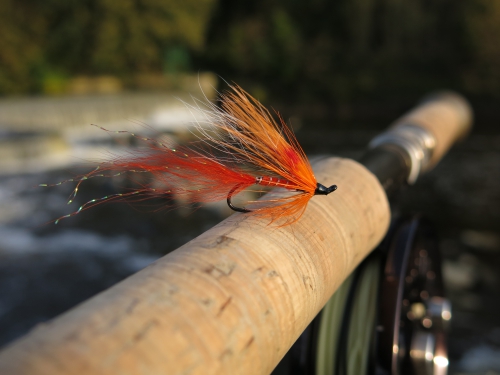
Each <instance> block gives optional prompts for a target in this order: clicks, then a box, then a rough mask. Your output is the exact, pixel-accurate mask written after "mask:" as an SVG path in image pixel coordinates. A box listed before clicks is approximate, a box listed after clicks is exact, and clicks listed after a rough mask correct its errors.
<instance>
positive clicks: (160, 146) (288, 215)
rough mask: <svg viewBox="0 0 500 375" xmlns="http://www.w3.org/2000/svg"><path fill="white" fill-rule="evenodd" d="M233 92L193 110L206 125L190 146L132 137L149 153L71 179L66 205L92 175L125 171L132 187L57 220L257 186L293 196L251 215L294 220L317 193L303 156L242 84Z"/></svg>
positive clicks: (224, 195) (255, 205) (258, 205)
mask: <svg viewBox="0 0 500 375" xmlns="http://www.w3.org/2000/svg"><path fill="white" fill-rule="evenodd" d="M230 89H231V90H230V91H228V92H225V93H223V94H222V95H221V97H220V106H217V105H215V104H212V103H210V102H208V103H203V106H200V105H197V106H190V107H191V109H192V110H194V111H196V112H197V113H198V114H201V116H202V118H203V123H205V122H207V123H208V126H205V125H206V124H203V126H202V124H200V122H198V126H197V130H198V138H199V139H198V140H196V141H194V142H191V143H190V144H188V145H187V146H181V147H174V146H173V145H171V144H169V143H165V142H162V141H160V140H156V139H152V138H143V137H140V136H137V135H135V134H133V133H130V134H131V135H132V136H134V137H136V138H137V139H139V140H141V141H144V142H145V143H146V145H147V150H146V151H142V150H137V151H131V152H130V153H128V155H126V156H117V157H115V158H113V159H111V160H108V161H105V162H102V163H100V164H99V166H98V167H97V168H96V169H95V170H93V171H92V172H90V173H88V174H86V175H83V176H80V177H78V178H75V179H72V180H71V181H78V184H77V186H76V188H75V190H74V192H73V194H72V198H71V199H70V202H71V201H72V199H73V198H74V196H75V195H76V192H77V191H78V189H79V188H80V185H81V184H82V183H83V182H84V181H85V180H86V179H88V178H91V177H96V176H103V177H113V176H116V175H119V174H122V173H126V174H127V175H128V176H129V178H130V180H131V181H132V183H133V184H135V187H133V188H129V189H127V190H126V191H124V192H123V193H119V194H113V195H110V196H106V197H102V198H99V199H93V200H91V201H90V202H87V203H85V204H84V205H83V206H81V207H80V208H79V209H78V210H77V211H75V212H73V213H71V214H69V215H66V216H63V217H62V218H66V217H70V216H73V215H76V214H78V213H79V212H81V211H82V210H85V209H87V208H90V207H92V206H94V205H97V204H100V203H103V202H106V201H112V200H127V201H142V200H144V199H148V198H152V197H164V198H167V199H172V200H173V199H177V198H181V199H182V200H183V201H185V202H188V203H191V204H202V203H208V202H215V201H220V200H224V199H228V197H229V198H231V196H233V195H236V194H238V193H240V192H242V191H243V190H247V189H249V188H251V187H252V186H254V187H253V188H252V189H251V190H252V191H260V192H262V191H263V190H262V187H264V186H269V187H278V188H282V189H286V190H288V191H289V192H290V194H286V195H280V196H278V197H275V198H268V199H265V197H263V199H260V200H259V201H251V202H248V205H249V210H250V209H251V212H249V214H251V215H258V216H261V217H264V218H266V219H269V222H276V223H277V224H278V225H279V226H283V225H289V224H291V223H293V222H295V221H297V220H298V219H299V218H300V217H301V215H302V214H303V212H304V209H305V207H306V205H307V203H308V201H309V199H311V197H312V196H313V195H315V191H316V188H317V182H316V178H315V177H314V174H313V171H312V168H311V165H310V163H309V161H308V160H307V157H306V155H305V154H304V151H303V150H302V148H301V147H300V145H299V143H298V142H297V139H296V137H295V135H294V133H293V131H292V130H291V129H290V128H289V127H288V126H287V125H286V124H285V122H284V121H283V119H282V118H281V117H279V120H278V121H275V120H274V119H273V117H272V116H271V114H270V113H269V111H268V110H267V109H266V108H264V107H263V106H262V105H261V104H260V103H259V102H258V101H257V100H256V99H254V98H253V97H251V96H250V95H249V94H248V93H246V92H245V91H244V90H243V89H241V88H240V87H239V86H230ZM104 130H106V129H104ZM120 132H123V131H120ZM135 173H147V174H149V175H150V177H151V178H149V179H148V181H149V182H147V183H145V182H143V181H144V179H140V178H134V177H133V176H134V175H135ZM141 177H142V176H141ZM244 210H245V211H246V210H247V209H244ZM62 218H60V219H62ZM60 219H58V220H57V221H56V223H57V222H58V221H59V220H60Z"/></svg>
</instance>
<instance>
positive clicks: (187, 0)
mask: <svg viewBox="0 0 500 375" xmlns="http://www.w3.org/2000/svg"><path fill="white" fill-rule="evenodd" d="M0 35H1V38H0V62H1V63H0V94H16V93H30V92H48V93H57V92H59V91H61V90H62V87H63V86H64V81H65V80H67V79H69V78H70V77H74V76H77V75H86V76H96V75H112V76H116V77H119V78H120V79H121V80H122V81H123V82H124V83H125V87H131V86H133V85H131V84H128V81H129V80H131V79H132V78H133V77H134V76H136V75H140V74H142V73H148V74H150V73H157V74H162V73H163V74H169V75H170V76H172V75H175V74H177V73H179V72H187V71H190V70H191V71H193V72H194V73H196V72H198V71H199V70H200V69H205V68H209V69H211V70H212V71H214V72H215V73H217V74H219V75H221V76H222V77H224V78H227V79H230V80H234V81H236V82H239V83H240V84H242V85H244V86H245V87H246V88H248V89H250V91H251V92H253V93H258V94H259V97H260V98H261V99H264V100H265V97H266V96H267V95H269V94H279V95H281V96H285V97H288V98H289V99H291V100H294V99H295V100H296V101H305V102H307V101H308V100H309V99H310V100H314V99H315V98H318V97H322V98H324V99H325V100H332V99H333V100H340V101H349V100H352V99H354V98H363V97H365V98H371V99H373V98H379V97H384V98H394V97H400V96H401V95H408V94H409V93H410V95H420V94H421V93H423V92H426V91H429V90H432V89H437V88H442V87H448V88H452V89H458V90H460V91H462V92H464V93H466V94H469V95H478V96H490V97H499V96H500V69H499V68H498V67H499V66H500V42H499V41H500V1H498V0H468V1H457V0H432V1H431V0H413V1H406V0H338V1H330V0H310V1H304V0H252V1H236V0H218V1H216V0H184V1H176V0H122V1H115V0H83V1H82V0H45V1H35V0H18V1H14V0H2V1H1V2H0Z"/></svg>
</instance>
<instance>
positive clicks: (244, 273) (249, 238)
mask: <svg viewBox="0 0 500 375" xmlns="http://www.w3.org/2000/svg"><path fill="white" fill-rule="evenodd" d="M469 125H470V111H469V109H468V106H467V104H466V103H465V102H464V101H463V100H462V99H457V97H456V96H452V97H450V96H449V95H448V96H437V97H434V98H432V99H429V100H428V101H427V102H425V103H423V104H421V105H419V106H418V107H417V108H416V109H414V110H413V111H411V112H410V113H409V114H407V115H405V116H403V117H402V118H401V119H400V120H399V121H397V122H396V124H395V125H394V126H393V127H392V128H390V130H389V131H388V133H386V135H384V136H383V137H382V136H381V138H378V139H376V140H375V141H374V143H372V146H371V147H372V149H371V151H369V152H368V153H367V154H366V155H365V157H363V158H362V160H361V161H360V162H358V161H354V160H349V159H344V158H336V157H331V158H326V159H324V160H321V161H319V162H317V163H314V165H313V171H314V177H315V179H316V180H317V181H318V182H321V184H322V186H324V187H325V188H326V189H329V188H331V187H332V186H334V185H336V186H337V187H338V189H337V191H335V192H334V193H333V190H334V189H333V188H331V190H332V191H331V193H332V194H329V195H328V196H327V197H321V196H320V197H315V198H313V199H310V200H309V198H311V197H312V196H314V195H316V194H314V193H315V190H314V189H316V188H317V187H318V186H315V187H314V189H313V190H310V189H312V187H307V189H306V188H304V189H300V188H297V187H294V188H293V189H294V190H298V191H297V192H295V193H294V194H297V195H301V194H302V196H303V197H306V195H307V194H309V195H307V205H306V206H305V211H304V212H303V214H301V215H300V218H299V219H297V220H295V221H294V222H293V223H288V224H289V225H274V226H273V225H270V220H269V219H270V217H271V218H272V217H273V215H271V216H269V215H256V214H251V213H250V214H249V213H246V212H238V213H235V214H234V215H232V216H231V217H229V218H228V219H226V220H224V221H223V222H221V223H220V224H219V225H217V226H215V227H214V228H212V229H210V230H208V231H207V232H205V233H203V234H202V235H200V236H199V237H197V238H195V239H193V240H192V241H190V242H188V243H187V244H185V245H184V246H181V247H180V248H178V249H177V250H175V251H173V252H171V253H169V254H168V255H166V256H165V257H163V258H161V259H159V260H157V261H156V262H154V263H153V264H151V265H150V266H148V267H146V268H145V269H143V270H141V271H139V272H138V273H136V274H134V275H132V276H131V277H129V278H127V279H125V280H124V281H122V282H120V283H118V284H116V285H114V286H113V287H111V288H109V289H108V290H106V291H104V292H102V293H100V294H98V295H96V296H95V297H93V298H91V299H89V300H88V301H86V302H84V303H82V304H80V305H79V306H77V307H75V308H73V309H71V310H70V311H68V312H66V313H65V314H62V315H61V316H59V317H57V318H55V319H54V320H52V321H49V322H47V323H45V324H41V325H39V326H37V327H35V328H34V329H33V330H32V331H31V332H30V333H28V334H27V335H26V336H24V337H22V338H20V339H18V340H17V341H15V342H13V343H12V344H10V345H9V346H7V347H5V348H4V349H3V350H2V351H1V352H0V373H1V374H9V375H10V374H12V375H21V374H22V375H57V374H64V375H67V374H95V375H100V374H103V375H104V374H125V375H133V374H204V375H206V374H269V373H270V372H271V371H272V370H273V369H274V368H275V366H276V365H277V364H278V362H279V361H280V360H281V358H283V356H284V355H285V353H286V352H287V351H288V349H289V348H290V347H291V345H292V344H293V343H294V342H295V340H296V339H297V338H298V337H299V335H300V334H301V333H302V331H303V330H304V329H305V328H306V327H307V325H308V324H309V323H310V322H311V321H312V319H313V318H314V317H315V316H316V315H317V314H318V312H319V311H320V310H321V309H322V307H323V306H324V305H325V303H326V302H327V301H328V300H329V298H330V297H331V296H332V294H333V293H334V292H335V291H336V289H337V288H338V287H339V286H340V285H341V284H342V282H343V281H344V280H345V279H346V278H347V277H348V276H349V275H350V274H351V272H352V271H353V270H354V269H355V268H356V267H357V265H358V264H359V263H360V262H361V261H362V260H363V259H364V258H365V257H366V256H367V255H369V254H370V252H371V251H372V250H373V249H374V248H375V247H376V246H377V245H378V243H379V242H380V241H381V240H382V238H383V237H384V235H385V233H386V231H387V229H388V226H389V222H390V207H389V203H388V199H387V193H386V191H390V189H392V188H395V187H397V185H398V184H402V183H405V182H404V181H407V182H409V183H411V182H412V181H414V178H415V176H416V177H418V175H420V174H421V172H423V171H425V170H428V169H430V168H431V167H432V166H433V165H435V163H437V162H438V161H439V159H440V158H441V157H442V156H443V155H444V153H445V152H446V151H447V150H448V149H449V147H450V146H451V145H452V144H453V142H454V141H455V140H456V139H458V138H459V137H460V136H462V135H463V134H464V133H465V132H466V131H467V128H468V126H469ZM428 139H432V142H429V143H427V140H428ZM158 147H161V146H158ZM418 147H424V148H425V150H424V149H421V150H420V151H421V152H419V151H418V150H417V151H416V152H413V151H414V148H418ZM299 156H300V155H299ZM297 160H298V159H297ZM414 160H416V162H415V163H414ZM214 168H217V167H215V166H214ZM415 171H417V172H415ZM304 173H305V172H304ZM257 177H260V176H257ZM292 177H293V176H292ZM245 181H246V180H245ZM267 181H269V180H267ZM232 182H234V180H232ZM289 182H292V181H291V180H290V179H288V180H286V181H281V182H280V183H281V184H284V185H288V183H289ZM246 183H247V184H251V185H258V179H256V178H254V179H253V180H251V181H250V180H248V181H246ZM227 186H230V185H229V184H228V185H227ZM290 186H291V185H290ZM234 187H235V185H231V186H230V189H231V188H234ZM285 188H286V186H285ZM283 194H285V195H283ZM283 194H282V193H278V192H272V193H270V194H268V195H267V196H266V197H265V198H264V199H266V200H267V202H271V204H272V202H279V203H286V202H288V201H286V200H283V199H284V198H286V197H287V195H286V194H288V193H283ZM220 196H221V199H225V198H231V197H230V196H229V195H228V194H227V193H226V195H225V196H222V195H220ZM229 200H230V199H229ZM296 202H298V201H296ZM228 203H231V204H234V202H233V201H230V202H228ZM235 207H238V208H241V207H240V206H235ZM244 208H247V207H244ZM267 212H269V211H267ZM274 212H275V213H276V212H279V211H274Z"/></svg>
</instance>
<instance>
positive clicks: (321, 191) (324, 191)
mask: <svg viewBox="0 0 500 375" xmlns="http://www.w3.org/2000/svg"><path fill="white" fill-rule="evenodd" d="M316 186H317V187H316V190H315V191H314V195H328V194H330V193H333V192H334V191H335V190H337V185H332V186H330V187H326V186H324V185H321V184H320V183H319V182H318V183H317V185H316Z"/></svg>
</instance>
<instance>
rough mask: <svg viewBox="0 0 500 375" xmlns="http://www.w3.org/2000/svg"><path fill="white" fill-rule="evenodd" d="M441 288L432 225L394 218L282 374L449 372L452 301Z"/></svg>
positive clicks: (309, 330) (287, 359)
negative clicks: (448, 330) (384, 236)
mask: <svg viewBox="0 0 500 375" xmlns="http://www.w3.org/2000/svg"><path fill="white" fill-rule="evenodd" d="M443 289H444V288H443V280H442V276H441V261H440V256H439V252H438V243H437V238H436V236H435V234H434V231H433V229H432V227H431V226H430V224H429V223H428V222H426V221H425V220H422V219H421V218H419V217H414V218H410V219H404V220H395V221H394V222H393V224H392V226H391V229H390V230H389V233H388V234H387V236H386V238H385V240H384V241H383V242H382V244H381V245H380V246H379V248H378V249H376V250H375V251H374V252H373V253H372V254H371V255H370V256H369V257H368V258H367V259H365V261H363V263H361V265H360V266H359V267H358V268H357V269H356V270H355V271H354V272H353V273H352V274H351V275H350V276H349V278H347V279H346V280H345V281H344V283H343V284H342V286H341V287H340V288H339V289H338V290H337V292H335V294H334V295H333V296H332V298H331V299H330V301H329V302H328V303H327V304H326V306H325V307H324V309H323V310H322V311H321V312H320V314H318V316H317V317H316V318H315V319H314V320H313V321H312V322H311V324H310V325H309V326H308V328H307V329H306V330H305V331H304V333H303V334H302V335H301V336H300V337H299V339H298V340H297V342H296V343H295V344H294V345H293V346H292V348H291V349H290V351H289V353H288V354H287V355H286V356H285V358H284V360H283V361H282V362H283V364H280V366H278V369H277V370H279V371H276V373H281V374H290V375H304V374H316V375H344V374H346V375H347V374H348V375H359V374H373V375H400V374H410V375H446V373H447V369H448V356H447V346H446V336H445V331H446V329H447V326H448V323H449V321H450V319H451V306H450V303H449V301H448V300H447V299H446V298H445V297H444V290H443ZM280 367H281V369H279V368H280Z"/></svg>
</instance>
